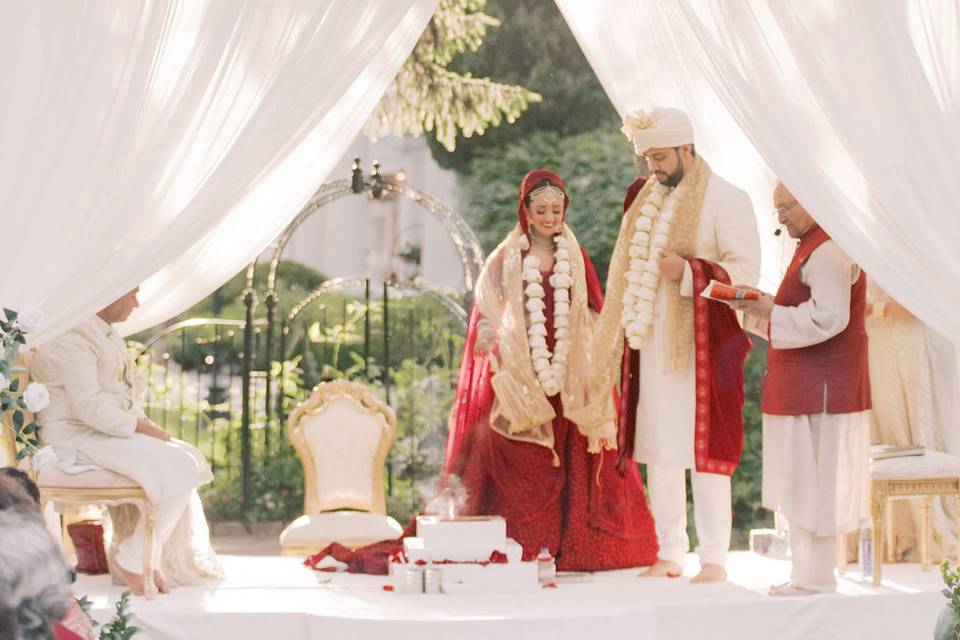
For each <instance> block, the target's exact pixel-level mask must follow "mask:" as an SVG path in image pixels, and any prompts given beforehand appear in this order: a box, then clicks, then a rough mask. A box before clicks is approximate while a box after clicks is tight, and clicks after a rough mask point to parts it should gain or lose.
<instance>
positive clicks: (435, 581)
mask: <svg viewBox="0 0 960 640" xmlns="http://www.w3.org/2000/svg"><path fill="white" fill-rule="evenodd" d="M423 592H424V593H440V569H424V570H423Z"/></svg>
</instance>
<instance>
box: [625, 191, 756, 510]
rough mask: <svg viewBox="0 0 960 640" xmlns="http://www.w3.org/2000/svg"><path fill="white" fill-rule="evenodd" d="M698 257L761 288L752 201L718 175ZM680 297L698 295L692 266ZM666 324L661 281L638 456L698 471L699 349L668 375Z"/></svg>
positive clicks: (643, 377) (644, 354) (644, 361)
mask: <svg viewBox="0 0 960 640" xmlns="http://www.w3.org/2000/svg"><path fill="white" fill-rule="evenodd" d="M696 257H697V258H703V259H705V260H711V261H713V262H717V263H719V264H720V266H722V267H723V268H724V269H726V270H727V273H729V274H730V279H731V281H733V282H734V283H738V284H746V285H755V284H756V282H757V279H758V278H759V277H760V240H759V238H758V237H757V227H756V224H755V221H754V218H753V213H752V210H751V207H750V199H749V198H748V197H747V194H746V193H744V192H743V191H741V190H740V189H738V188H737V187H735V186H733V185H732V184H730V183H729V182H727V181H726V180H724V179H723V178H721V177H720V176H718V175H717V174H715V173H714V174H713V175H712V176H711V177H710V182H709V183H708V184H707V190H706V192H705V193H704V197H703V206H702V207H701V210H700V219H699V222H698V226H697V254H696ZM680 293H681V295H688V296H689V295H691V294H692V293H693V284H692V274H691V272H690V265H686V266H685V268H684V276H683V280H682V281H681V286H680ZM666 325H667V296H666V286H665V285H664V281H663V280H662V279H661V286H660V287H658V288H657V299H656V302H655V303H654V318H653V326H652V328H651V331H650V333H648V334H647V337H646V339H645V340H644V344H643V347H642V349H641V351H640V398H639V401H638V404H637V430H636V441H635V448H634V458H635V459H636V460H637V461H638V462H645V463H650V464H657V465H662V466H665V467H674V468H692V467H693V466H694V455H693V452H694V447H693V433H694V426H695V425H694V411H695V409H696V402H695V394H696V385H695V379H694V375H695V370H694V367H693V350H692V349H691V353H690V362H689V364H688V366H687V367H686V369H685V370H684V371H669V372H668V371H666V369H667V364H668V363H667V361H666V345H667V336H666V331H667V330H666ZM654 518H657V514H656V513H654Z"/></svg>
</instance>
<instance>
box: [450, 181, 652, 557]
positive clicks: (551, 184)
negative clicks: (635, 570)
mask: <svg viewBox="0 0 960 640" xmlns="http://www.w3.org/2000/svg"><path fill="white" fill-rule="evenodd" d="M569 202H570V199H569V197H568V196H567V193H566V187H565V185H564V183H563V181H562V180H561V179H560V177H559V176H557V175H556V174H554V173H553V172H551V171H547V170H546V169H536V170H534V171H531V172H530V173H528V174H527V175H526V177H524V179H523V181H522V182H521V184H520V194H519V199H518V212H517V213H518V222H517V225H516V227H515V228H514V229H513V230H512V231H510V233H509V234H507V237H506V238H505V239H504V240H503V242H501V243H500V246H498V247H497V248H496V250H494V252H493V253H492V254H491V255H490V257H489V258H488V259H487V261H486V264H485V265H484V268H483V271H482V272H481V274H480V279H479V282H478V284H477V287H476V290H475V292H474V293H475V299H476V303H475V304H474V308H473V312H472V314H471V318H470V324H469V327H468V330H467V340H466V344H465V347H464V353H463V359H462V362H461V368H460V375H459V382H458V388H457V398H456V403H455V405H454V409H453V414H452V415H451V423H450V435H449V439H448V442H447V450H446V458H445V463H444V467H445V472H447V473H453V474H456V475H458V476H460V478H461V480H462V481H463V484H464V486H465V488H466V490H467V504H466V511H467V515H494V514H498V515H502V516H504V518H505V519H506V521H507V532H508V535H510V537H512V538H514V539H515V540H516V541H517V542H518V543H520V544H521V545H522V546H523V550H524V557H525V559H531V558H533V557H534V556H536V555H537V553H538V551H539V550H540V549H541V548H544V547H545V548H547V549H548V550H549V551H550V552H551V553H552V554H553V555H554V556H555V557H556V561H557V568H558V569H560V570H566V571H570V570H578V571H596V570H605V569H618V568H623V567H635V566H642V565H649V564H652V563H653V561H654V560H656V556H657V541H656V534H655V533H654V528H653V519H652V517H651V515H650V511H649V509H648V507H647V501H646V497H645V494H644V489H643V485H642V483H641V480H640V476H639V472H638V471H637V468H636V465H634V464H626V465H622V466H621V467H620V470H619V471H618V468H617V462H618V459H617V451H616V446H617V440H618V433H617V429H616V422H617V420H616V413H615V409H614V406H615V403H614V402H613V390H610V399H611V401H610V402H609V403H607V409H606V411H607V414H606V415H604V416H602V417H601V418H602V419H600V420H598V419H597V417H596V416H588V415H587V414H586V413H585V411H584V409H585V406H586V404H587V403H586V398H587V395H588V386H587V372H588V370H589V366H590V363H589V361H588V358H587V355H586V349H585V345H587V344H588V343H589V342H590V336H591V335H592V331H593V324H594V316H595V314H597V313H598V312H599V311H600V307H601V305H602V294H601V290H600V282H599V280H598V278H597V275H596V272H595V271H594V268H593V265H592V264H591V262H590V258H589V257H588V256H587V253H586V252H585V251H584V250H583V248H582V247H581V246H580V244H579V242H578V241H577V238H576V237H575V236H574V234H573V232H572V231H571V230H570V228H569V227H568V226H567V225H566V224H565V219H566V214H567V208H568V205H569Z"/></svg>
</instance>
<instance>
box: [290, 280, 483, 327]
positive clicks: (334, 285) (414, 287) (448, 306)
mask: <svg viewBox="0 0 960 640" xmlns="http://www.w3.org/2000/svg"><path fill="white" fill-rule="evenodd" d="M366 281H367V279H366V278H360V277H348V278H333V279H332V280H327V281H326V282H324V283H323V284H321V285H320V286H318V287H317V288H315V289H314V290H313V291H311V292H310V293H308V294H307V295H306V296H305V297H304V298H302V299H301V300H300V302H298V303H297V304H296V305H294V306H293V308H291V309H290V311H289V312H288V313H287V317H286V318H285V319H284V322H283V327H284V330H286V328H287V327H289V326H290V323H291V322H293V321H294V320H295V319H296V317H297V316H298V315H300V313H302V312H303V310H304V309H306V308H307V307H308V306H309V305H310V304H311V303H313V302H314V301H316V299H317V298H319V297H321V296H324V295H326V294H328V293H336V292H338V291H343V290H345V289H362V288H363V286H364V283H366ZM386 284H387V287H388V288H392V289H401V290H403V291H415V292H417V293H422V294H424V295H426V296H428V297H429V298H431V299H433V300H436V301H437V302H438V303H439V304H440V306H442V307H443V308H444V309H445V310H446V311H447V312H448V313H449V314H450V315H451V316H453V318H454V319H455V320H456V321H457V323H458V324H459V325H460V326H461V327H462V328H463V329H464V330H466V328H467V312H466V310H464V308H463V307H462V306H461V305H460V303H458V302H457V301H456V300H454V299H453V298H452V297H451V296H449V295H448V294H446V293H444V292H443V291H439V290H437V289H432V288H429V287H424V286H423V285H421V284H419V283H416V282H411V281H395V280H388V281H387V282H386Z"/></svg>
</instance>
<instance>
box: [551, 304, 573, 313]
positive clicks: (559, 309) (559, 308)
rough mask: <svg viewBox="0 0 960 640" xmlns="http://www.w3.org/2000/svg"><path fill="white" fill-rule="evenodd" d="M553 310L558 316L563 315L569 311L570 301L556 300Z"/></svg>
mask: <svg viewBox="0 0 960 640" xmlns="http://www.w3.org/2000/svg"><path fill="white" fill-rule="evenodd" d="M553 312H554V313H555V314H557V315H558V316H565V315H567V314H568V313H570V303H568V302H558V303H557V304H556V306H555V307H554V309H553Z"/></svg>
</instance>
